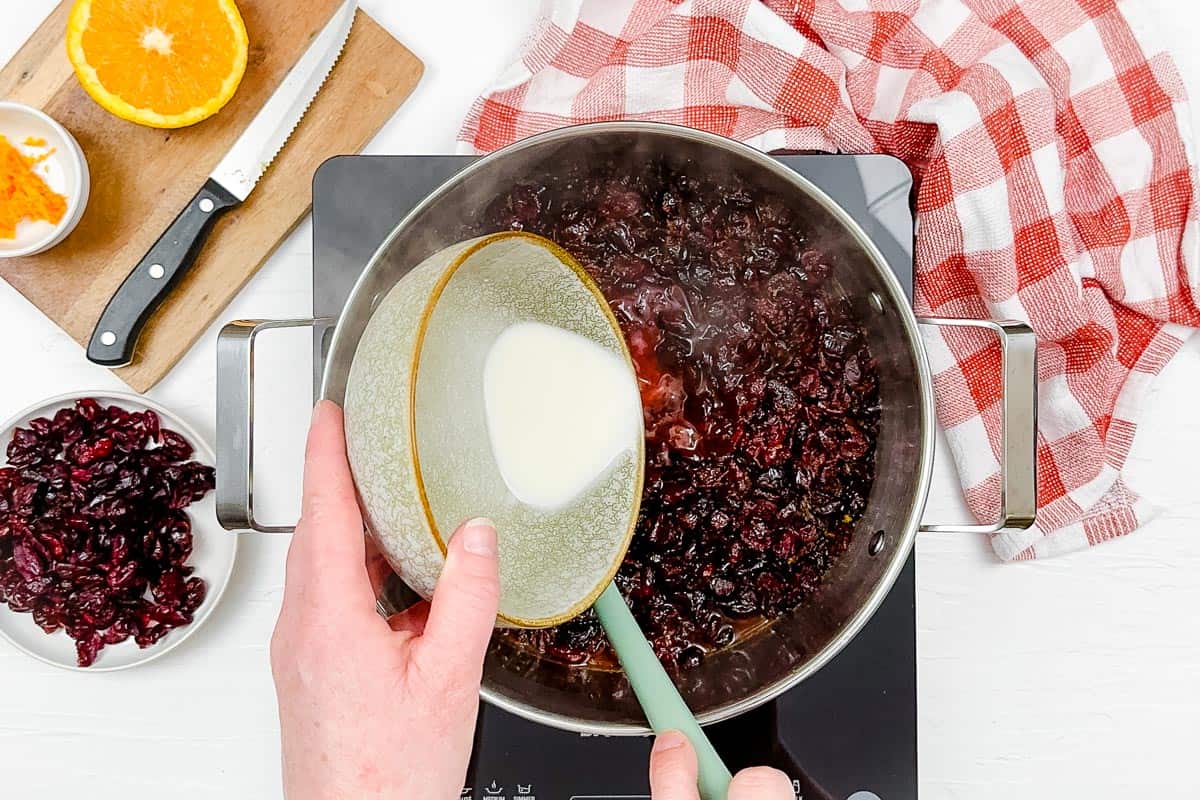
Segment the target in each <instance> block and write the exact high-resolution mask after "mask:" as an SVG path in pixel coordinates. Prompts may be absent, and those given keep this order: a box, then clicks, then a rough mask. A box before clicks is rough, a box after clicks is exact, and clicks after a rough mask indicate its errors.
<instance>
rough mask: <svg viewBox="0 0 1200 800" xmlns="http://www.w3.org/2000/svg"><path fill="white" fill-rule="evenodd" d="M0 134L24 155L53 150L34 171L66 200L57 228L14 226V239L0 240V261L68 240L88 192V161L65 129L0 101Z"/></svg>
mask: <svg viewBox="0 0 1200 800" xmlns="http://www.w3.org/2000/svg"><path fill="white" fill-rule="evenodd" d="M0 134H3V135H4V137H5V138H6V139H8V142H9V144H11V145H12V146H13V147H15V148H17V150H19V151H21V152H22V153H24V154H26V155H30V156H37V155H41V154H42V153H45V152H46V151H47V150H48V149H53V151H54V152H53V153H52V154H51V155H50V157H49V158H47V159H46V160H45V161H43V162H41V163H40V164H38V165H37V166H35V167H34V168H33V169H34V171H35V172H36V173H38V174H39V175H41V177H42V180H44V181H45V182H46V185H47V186H49V187H50V188H51V189H52V190H53V191H55V192H58V193H59V194H61V195H63V196H64V197H66V198H67V212H66V213H65V214H63V218H62V219H61V220H59V221H58V224H57V225H51V224H50V223H49V222H46V221H44V220H37V221H31V220H25V221H24V222H20V223H18V224H17V235H16V238H14V239H0V258H13V257H16V256H31V255H34V254H35V253H41V252H42V251H44V250H49V249H50V248H51V247H53V246H54V245H56V244H58V243H59V242H61V241H62V240H63V239H65V238H67V235H68V234H70V233H71V231H72V230H74V229H75V226H76V225H77V224H78V223H79V220H80V218H81V217H82V216H83V210H84V208H85V207H86V206H87V201H88V195H89V194H90V190H91V179H90V173H89V172H88V165H87V159H86V158H84V155H83V150H82V149H81V148H80V147H79V143H78V142H77V141H75V137H73V136H72V135H71V134H70V133H68V132H67V129H66V128H64V127H63V126H62V125H59V124H58V123H57V122H55V121H54V120H53V119H51V118H50V117H49V116H47V115H46V114H45V113H44V112H42V111H39V110H38V109H36V108H33V107H32V106H27V105H25V104H24V103H14V102H12V101H3V102H0ZM28 137H33V138H35V139H45V140H46V146H45V147H30V146H28V145H26V144H24V142H25V139H26V138H28Z"/></svg>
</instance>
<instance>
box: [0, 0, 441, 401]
mask: <svg viewBox="0 0 1200 800" xmlns="http://www.w3.org/2000/svg"><path fill="white" fill-rule="evenodd" d="M339 5H340V3H339V2H338V0H288V1H287V2H278V0H238V7H239V8H240V9H241V12H242V17H243V19H244V20H245V22H246V30H247V32H248V33H249V35H250V59H249V64H248V65H247V67H246V75H245V77H244V78H243V80H242V83H241V86H240V87H239V88H238V91H237V94H236V95H235V96H234V98H233V100H231V101H230V103H229V105H227V106H226V107H225V108H224V109H222V110H221V111H220V113H218V114H217V115H216V116H214V117H211V118H209V119H207V120H205V121H204V122H201V123H199V124H197V125H193V126H191V127H189V128H181V129H178V130H173V131H166V130H157V129H154V128H144V127H141V126H139V125H135V124H133V123H130V122H125V121H124V120H121V119H118V118H117V117H114V116H112V115H111V114H109V113H108V112H107V111H105V110H104V109H102V108H101V107H100V106H98V105H96V104H95V103H94V102H93V101H92V99H91V98H90V97H88V96H87V94H86V93H85V92H84V91H83V89H82V88H81V87H80V86H79V83H78V81H76V79H75V74H74V72H73V71H72V69H71V65H70V62H68V60H67V54H66V46H65V44H64V32H65V30H66V19H67V15H68V13H69V11H70V6H71V2H70V0H64V2H63V3H62V4H61V5H59V7H58V8H57V9H55V11H54V13H52V14H51V15H50V17H49V18H48V19H47V20H46V21H45V23H43V24H42V26H41V27H40V28H38V30H37V32H36V33H34V34H33V36H32V37H31V38H30V39H29V41H28V42H26V43H25V45H24V47H22V48H21V50H20V52H18V53H17V54H16V56H14V57H13V59H12V61H10V62H9V63H8V64H7V65H5V67H4V68H3V69H2V70H0V98H4V99H8V100H16V101H19V102H22V103H27V104H29V105H32V106H36V107H38V108H41V109H43V110H44V111H45V112H46V113H48V114H49V115H50V116H51V117H53V118H54V119H56V120H58V121H59V122H61V123H62V124H63V126H65V127H66V128H67V130H69V131H70V132H71V133H72V134H73V135H74V136H75V138H76V139H78V140H79V144H80V146H81V147H82V148H83V152H84V155H86V156H87V160H88V166H89V168H90V170H91V178H92V188H91V199H90V200H89V201H88V205H87V210H86V212H85V213H84V215H83V219H82V220H81V221H80V223H79V226H78V227H77V228H76V229H75V231H74V232H73V233H72V234H71V235H70V236H69V237H68V238H67V239H66V240H64V241H63V242H62V243H61V244H59V245H58V246H56V247H54V248H53V249H51V250H49V251H47V252H45V253H41V254H39V255H36V256H30V257H27V258H12V259H0V277H2V278H3V279H4V280H6V281H8V283H10V284H11V285H12V286H13V287H15V288H16V289H17V291H19V292H20V293H21V294H23V295H24V296H25V297H27V298H28V299H29V300H30V301H31V302H32V303H33V304H34V305H36V306H37V307H38V308H40V309H41V310H42V311H43V312H44V313H45V314H46V315H47V316H48V317H50V318H51V319H52V320H54V321H55V322H56V323H58V324H59V325H60V326H61V327H62V328H63V329H64V330H66V331H67V333H69V334H70V335H71V336H72V337H73V338H74V339H75V341H77V342H79V343H80V344H81V345H86V343H87V340H88V338H89V336H90V335H91V332H92V327H93V326H94V325H95V322H96V320H97V319H98V318H99V316H100V312H101V311H102V310H103V309H104V306H105V304H107V303H108V299H109V298H110V297H111V296H112V294H113V292H114V291H116V289H117V286H119V285H120V283H121V281H122V280H124V279H125V276H126V275H127V274H128V273H129V271H130V270H131V269H132V268H133V266H134V265H135V264H136V263H137V262H138V260H139V259H140V258H141V257H142V255H143V254H144V253H145V252H146V250H148V249H149V247H150V245H151V244H153V243H154V240H155V239H157V238H158V236H159V234H160V233H162V231H163V229H164V228H166V226H167V225H168V224H169V223H170V222H171V220H172V219H173V218H174V217H175V215H176V214H177V213H178V212H179V210H180V209H181V208H182V207H183V206H184V204H185V203H186V202H187V201H188V199H189V198H191V197H192V195H193V194H195V192H196V190H197V189H199V188H200V186H201V185H203V183H204V180H205V178H206V177H207V176H208V173H209V172H210V171H211V170H212V169H213V167H214V166H216V164H217V162H218V161H219V160H220V159H221V156H222V155H224V153H225V151H226V150H228V149H229V147H230V146H231V145H232V144H233V142H234V140H235V139H236V138H237V136H238V134H240V133H241V131H242V130H243V129H244V128H245V127H246V125H247V124H248V123H249V122H250V120H251V119H252V118H253V117H254V114H255V113H256V112H257V111H258V109H259V108H260V107H261V106H262V104H263V103H264V102H266V99H267V98H268V97H269V96H270V94H271V92H272V91H274V89H275V87H276V86H278V85H279V83H280V81H281V80H282V79H283V76H284V75H285V74H286V73H287V71H288V69H290V68H291V66H292V65H293V64H294V63H295V62H296V61H297V59H299V57H300V54H301V53H303V52H304V49H305V47H306V46H307V45H308V43H309V42H310V41H311V40H312V38H313V37H314V36H316V34H317V33H318V32H319V31H320V29H321V28H322V26H323V25H324V24H325V23H326V22H327V21H328V20H329V18H330V17H331V16H332V15H333V11H334V10H335V9H336V8H337V7H338V6H339ZM423 69H424V67H423V66H422V64H421V62H420V60H419V59H417V57H416V56H414V55H413V54H412V53H411V52H409V50H408V49H407V48H405V47H404V46H403V45H402V44H400V43H399V42H397V41H396V40H395V39H393V38H392V37H391V36H390V35H389V34H388V33H387V32H386V31H385V30H383V29H382V28H381V27H379V25H378V24H376V23H375V21H374V20H372V19H371V18H370V17H369V16H367V15H366V14H365V13H363V12H362V11H360V12H359V13H358V17H357V19H356V20H355V23H354V28H353V30H352V31H351V33H350V38H349V40H348V41H347V43H346V47H345V50H344V51H343V53H342V57H341V60H340V61H339V62H338V64H337V65H336V66H335V67H334V69H333V72H332V73H330V75H329V79H328V80H327V81H326V82H325V86H324V88H323V89H322V90H321V92H320V94H318V95H317V98H316V100H315V101H314V102H313V104H312V106H311V107H310V108H309V111H308V113H307V114H306V115H305V117H304V120H303V121H302V122H301V123H300V126H299V127H298V128H297V129H296V131H295V132H294V133H293V134H292V137H291V139H290V140H289V141H288V144H287V146H286V147H285V148H284V149H283V152H282V153H280V154H279V157H278V158H277V159H276V160H275V163H274V164H273V165H272V166H271V168H270V169H269V170H268V171H267V174H266V175H264V176H263V178H262V180H261V181H260V182H259V185H258V187H257V188H256V189H255V191H254V193H253V194H251V195H250V197H249V199H248V200H247V201H246V202H245V203H244V204H243V205H242V206H240V207H239V208H236V209H234V210H233V211H231V212H230V213H228V214H227V215H226V216H225V217H224V219H222V220H221V221H220V222H218V223H217V226H216V228H215V229H214V231H213V233H212V236H211V237H210V238H209V240H208V243H207V245H206V246H205V248H204V250H203V252H202V253H201V255H200V258H199V259H198V260H197V262H196V263H195V265H194V266H193V267H192V269H191V270H190V271H189V272H188V274H187V275H185V276H184V277H183V278H182V279H181V281H180V283H179V284H178V285H177V286H176V287H175V289H174V291H173V292H172V294H171V296H170V297H169V298H167V300H166V301H165V302H164V303H163V304H162V305H161V306H160V307H159V309H158V311H157V312H156V313H155V314H154V316H153V317H151V319H150V321H149V322H148V324H147V326H146V328H145V330H144V331H143V332H142V336H141V339H140V340H139V342H138V346H137V351H136V353H135V355H134V360H133V363H132V364H130V365H129V366H126V367H121V368H120V369H117V370H114V371H115V372H116V374H117V375H118V376H119V377H120V378H121V379H122V380H124V381H125V382H126V383H128V384H129V385H130V386H131V387H133V388H134V389H136V390H137V391H139V392H142V391H145V390H146V389H148V388H150V387H151V386H153V385H154V384H155V383H157V382H158V380H159V379H160V378H162V376H163V375H165V374H166V373H167V371H168V370H170V369H171V367H172V366H174V364H175V362H176V361H178V360H179V358H180V357H181V356H182V355H183V354H184V353H185V352H186V351H187V350H188V348H189V347H191V346H192V344H193V343H194V342H195V341H196V339H197V338H198V337H199V336H200V334H201V333H202V332H203V331H204V330H205V329H206V328H207V327H208V326H209V324H210V323H211V322H212V321H213V320H214V319H215V318H216V317H217V315H218V314H219V313H220V312H221V310H222V309H224V308H225V306H226V305H227V304H228V303H229V301H230V300H231V299H232V298H233V296H234V295H235V294H237V292H238V290H240V289H241V287H242V286H243V285H244V284H245V283H246V281H247V280H248V279H249V278H250V276H251V275H253V274H254V272H255V271H256V270H257V269H258V268H259V266H260V265H261V264H262V263H263V261H265V260H266V258H267V256H269V255H270V254H271V252H272V251H273V250H274V249H275V247H276V246H277V245H278V244H279V242H280V241H281V240H282V239H283V237H284V236H285V235H287V233H288V231H290V230H291V229H292V228H293V227H294V226H295V225H296V223H297V222H299V221H300V219H301V218H302V217H304V216H305V215H306V214H307V213H308V209H309V207H310V205H311V204H312V177H313V173H314V172H315V171H316V169H317V167H318V166H320V164H321V162H322V161H324V160H325V159H327V158H329V157H330V156H334V155H338V154H341V153H355V152H357V151H358V150H360V149H361V148H362V146H363V145H364V144H366V142H367V141H368V140H369V139H370V138H371V137H372V136H374V135H375V133H376V132H377V131H378V130H379V128H380V127H381V126H382V125H383V124H384V122H386V121H387V120H388V119H389V118H390V117H391V116H392V114H393V113H394V112H395V110H396V109H397V108H399V106H400V104H401V103H402V102H404V99H405V98H406V97H407V96H408V94H409V93H410V92H411V91H412V89H413V87H414V86H416V84H417V81H418V80H420V77H421V73H422V71H423ZM297 280H307V276H299V275H298V276H297ZM79 358H80V359H83V358H84V355H83V353H82V352H80V354H79Z"/></svg>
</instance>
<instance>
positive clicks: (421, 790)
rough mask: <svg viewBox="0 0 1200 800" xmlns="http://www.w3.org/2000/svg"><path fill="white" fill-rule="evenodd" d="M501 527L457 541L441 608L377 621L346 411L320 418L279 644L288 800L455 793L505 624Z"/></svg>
mask: <svg viewBox="0 0 1200 800" xmlns="http://www.w3.org/2000/svg"><path fill="white" fill-rule="evenodd" d="M499 587H500V580H499V575H498V567H497V561H496V531H495V529H494V528H493V527H492V524H491V523H490V522H487V521H486V520H472V521H471V522H468V523H466V524H465V525H464V526H463V527H461V528H459V530H458V531H456V532H455V535H454V536H453V537H452V538H451V540H450V545H449V553H448V554H447V557H446V565H445V568H444V569H443V571H442V576H441V579H440V580H439V582H438V585H437V592H436V595H435V597H434V599H433V603H432V605H430V604H428V603H421V604H419V605H417V606H414V607H413V608H410V609H408V610H407V611H405V612H403V613H401V614H397V615H395V616H393V617H392V618H391V619H390V620H385V619H383V618H382V617H380V616H379V614H377V613H376V611H375V593H374V591H372V588H371V580H370V578H369V577H368V568H367V564H366V548H365V543H364V538H363V524H362V517H361V516H360V514H359V510H358V504H357V502H356V500H355V494H354V485H353V482H352V480H351V477H350V469H349V466H348V464H347V462H346V445H345V436H344V433H343V431H342V412H341V409H339V408H338V407H337V406H336V405H334V404H333V403H330V402H327V401H322V402H321V403H319V404H318V405H317V407H316V409H315V410H314V412H313V421H312V428H311V430H310V431H309V435H308V450H307V452H306V454H305V460H304V501H303V510H302V512H301V519H300V523H299V524H298V525H297V526H296V533H295V536H294V537H293V538H292V545H291V549H290V550H289V551H288V559H287V581H286V586H285V588H284V594H283V608H282V610H281V611H280V612H279V621H278V623H277V624H276V626H275V635H274V636H273V637H272V639H271V671H272V673H273V674H274V677H275V692H276V695H277V696H278V701H279V726H280V743H281V746H282V750H283V789H284V793H285V795H286V796H287V797H288V799H289V800H305V799H306V798H314V800H317V799H319V800H334V799H335V798H351V799H352V800H360V799H361V798H373V797H381V798H382V797H387V798H395V797H440V798H444V797H458V796H459V793H460V792H461V790H462V787H463V782H464V780H465V777H466V771H467V759H468V758H469V756H470V753H471V742H472V736H473V732H474V729H475V714H476V711H477V710H478V707H479V682H480V680H481V677H482V672H483V657H484V653H485V652H486V650H487V645H488V639H489V638H490V636H491V634H492V629H493V627H494V625H495V620H496V608H497V605H498V603H499V593H500V589H499Z"/></svg>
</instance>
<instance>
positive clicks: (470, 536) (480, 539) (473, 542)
mask: <svg viewBox="0 0 1200 800" xmlns="http://www.w3.org/2000/svg"><path fill="white" fill-rule="evenodd" d="M462 538H463V549H464V550H466V551H467V552H468V553H474V554H475V555H477V556H488V557H491V556H494V555H496V523H494V522H492V521H491V520H490V519H488V518H487V517H476V518H475V519H472V520H467V522H465V523H464V524H463V531H462Z"/></svg>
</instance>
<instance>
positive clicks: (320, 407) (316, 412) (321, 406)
mask: <svg viewBox="0 0 1200 800" xmlns="http://www.w3.org/2000/svg"><path fill="white" fill-rule="evenodd" d="M324 410H325V401H324V400H318V401H317V404H316V405H315V406H313V413H312V419H311V420H309V422H308V424H309V426H313V425H316V424H317V420H319V419H320V418H321V414H322V413H323V412H324Z"/></svg>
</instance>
